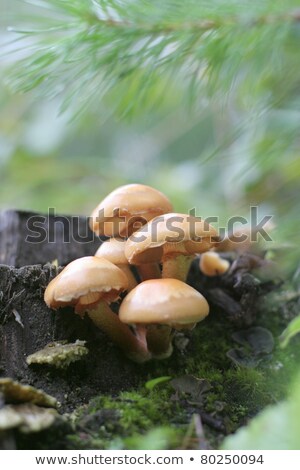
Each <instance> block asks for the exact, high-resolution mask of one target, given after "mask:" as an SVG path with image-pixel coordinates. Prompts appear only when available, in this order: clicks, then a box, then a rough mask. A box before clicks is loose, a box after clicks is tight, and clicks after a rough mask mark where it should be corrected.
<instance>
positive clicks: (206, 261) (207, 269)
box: [199, 251, 230, 276]
mask: <svg viewBox="0 0 300 470" xmlns="http://www.w3.org/2000/svg"><path fill="white" fill-rule="evenodd" d="M199 268H200V270H201V271H202V272H203V274H205V275H206V276H220V275H221V274H224V273H226V272H227V271H228V269H229V268H230V263H229V261H227V260H226V259H222V258H221V256H220V255H219V254H218V253H215V252H213V251H206V252H205V253H203V254H202V255H201V257H200V261H199Z"/></svg>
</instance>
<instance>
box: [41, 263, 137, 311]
mask: <svg viewBox="0 0 300 470" xmlns="http://www.w3.org/2000/svg"><path fill="white" fill-rule="evenodd" d="M127 286H128V281H127V278H126V276H125V274H124V273H123V272H122V271H121V270H120V269H119V268H118V267H117V266H115V265H114V264H112V263H111V262H110V261H107V260H106V259H104V258H99V257H95V256H86V257H83V258H79V259H76V260H75V261H72V262H71V263H70V264H68V265H67V266H66V267H65V268H64V269H63V270H62V272H61V273H60V274H59V275H58V276H57V277H55V278H54V279H53V280H52V281H51V282H50V284H49V285H48V287H47V289H46V291H45V295H44V299H45V302H46V304H47V305H48V307H50V308H53V309H57V308H60V307H65V306H67V305H74V306H75V311H76V313H81V312H84V311H85V310H87V309H89V308H95V306H96V305H97V304H98V303H99V302H100V301H101V300H104V301H105V302H107V303H111V302H113V301H115V300H117V299H118V297H119V295H120V293H121V292H123V291H124V290H126V289H127Z"/></svg>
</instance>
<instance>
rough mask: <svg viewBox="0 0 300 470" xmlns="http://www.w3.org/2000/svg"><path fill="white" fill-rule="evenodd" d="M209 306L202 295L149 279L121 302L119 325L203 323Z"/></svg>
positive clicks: (176, 284) (177, 283) (186, 287)
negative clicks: (120, 323)
mask: <svg viewBox="0 0 300 470" xmlns="http://www.w3.org/2000/svg"><path fill="white" fill-rule="evenodd" d="M208 313H209V306H208V303H207V301H206V300H205V298H204V297H203V295H201V294H200V293H199V292H198V291H196V290H195V289H194V288H193V287H190V286H189V285H187V284H185V283H184V282H182V281H178V280H177V279H150V280H149V281H144V282H142V283H141V284H139V285H138V286H136V287H135V288H134V289H133V290H132V291H131V292H130V293H129V294H128V295H127V296H126V297H125V299H124V300H123V302H122V304H121V307H120V311H119V318H120V320H121V321H122V322H123V323H126V324H129V325H136V324H155V323H156V324H163V325H170V326H177V325H181V326H182V325H189V324H191V323H197V322H199V321H201V320H203V319H204V318H205V317H206V316H207V315H208Z"/></svg>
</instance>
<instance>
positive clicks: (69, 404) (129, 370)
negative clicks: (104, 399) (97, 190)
mask: <svg viewBox="0 0 300 470" xmlns="http://www.w3.org/2000/svg"><path fill="white" fill-rule="evenodd" d="M32 215H34V214H31V213H25V212H15V211H6V212H4V213H0V260H1V263H2V264H1V265H0V375H1V376H8V377H12V378H13V379H16V380H19V381H21V382H23V383H28V384H31V385H34V386H35V387H37V388H41V389H43V390H44V391H45V392H47V393H49V394H51V395H53V396H55V397H56V398H57V399H58V400H59V401H60V402H61V403H62V409H65V410H68V409H73V408H74V407H75V406H78V405H79V404H80V403H84V402H87V401H88V399H89V398H90V397H92V396H94V395H96V394H99V393H101V392H110V393H114V392H117V391H119V390H121V389H124V388H127V389H128V388H130V387H133V386H135V385H136V383H137V381H138V380H139V379H140V376H141V370H140V369H141V368H140V367H139V366H138V365H136V364H133V363H131V362H130V361H129V360H127V359H126V358H125V357H124V354H122V353H120V352H119V351H118V349H117V348H116V347H115V346H113V345H112V344H111V342H110V341H109V340H108V339H107V338H106V337H105V336H104V335H103V334H102V333H101V332H100V331H99V330H97V329H96V328H95V327H94V325H93V324H92V323H91V322H90V321H89V320H88V319H84V320H82V319H81V318H79V317H78V316H77V315H74V314H73V312H72V309H64V310H63V311H59V312H53V311H51V310H50V309H48V308H47V306H46V305H45V303H44V300H43V293H44V290H45V288H46V286H47V284H48V283H49V282H50V280H51V279H52V278H53V277H54V276H55V275H56V274H57V268H56V267H55V266H54V265H51V264H50V263H49V262H51V261H53V260H56V259H58V261H59V264H60V265H65V264H67V263H69V262H70V261H72V260H73V259H75V258H78V257H81V256H86V255H92V254H94V252H95V251H96V249H97V247H98V246H99V243H100V242H99V240H97V239H96V240H93V235H92V234H91V232H90V231H89V230H88V221H87V219H86V218H83V217H81V218H80V219H79V224H80V232H81V233H85V232H86V233H88V237H87V242H86V243H79V242H78V241H76V240H74V238H73V237H69V238H70V239H69V242H68V243H66V242H64V237H63V236H65V237H66V236H67V235H68V234H66V233H65V234H64V233H63V230H62V225H61V224H58V223H57V224H52V225H51V224H49V220H48V218H47V217H46V218H45V222H44V227H45V228H47V226H50V227H52V228H51V230H52V233H51V234H50V235H51V237H52V239H55V243H49V242H47V240H45V241H44V242H42V243H40V244H38V245H35V244H31V243H28V241H27V240H26V237H27V236H28V226H27V222H28V218H29V217H31V216H32ZM66 219H69V220H70V217H69V218H68V217H67V218H66ZM65 230H66V228H65ZM70 230H72V224H71V223H70ZM70 235H71V234H70ZM36 263H40V264H36ZM16 266H17V267H16ZM77 339H80V340H86V341H87V347H88V349H89V354H88V355H87V356H86V357H84V358H82V360H81V361H79V362H78V363H75V364H71V365H70V366H69V368H68V370H67V372H66V371H59V370H56V369H53V368H51V366H38V365H36V366H34V365H32V366H28V365H27V364H26V357H27V356H28V355H29V354H32V353H33V352H35V351H38V350H39V349H42V348H43V347H44V346H46V344H48V343H49V342H51V341H55V340H68V341H70V342H74V341H76V340H77Z"/></svg>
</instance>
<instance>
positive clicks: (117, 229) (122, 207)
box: [90, 184, 172, 237]
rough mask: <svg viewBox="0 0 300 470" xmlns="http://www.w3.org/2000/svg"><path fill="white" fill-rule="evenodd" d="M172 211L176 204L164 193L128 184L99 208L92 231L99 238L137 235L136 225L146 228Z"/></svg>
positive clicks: (141, 185)
mask: <svg viewBox="0 0 300 470" xmlns="http://www.w3.org/2000/svg"><path fill="white" fill-rule="evenodd" d="M171 210H172V204H171V203H170V201H169V200H168V199H167V197H166V196H165V195H164V194H162V193H161V192H160V191H158V190H156V189H154V188H151V187H150V186H145V185H143V184H128V185H125V186H121V187H119V188H117V189H115V190H114V191H113V192H111V193H110V194H109V195H108V196H107V197H106V198H105V199H103V201H101V202H100V204H98V206H97V207H96V208H95V210H94V211H93V213H92V215H91V218H90V227H91V229H92V230H93V232H95V233H96V234H97V235H105V236H107V237H112V236H121V237H127V236H129V235H130V234H131V233H132V232H133V231H134V224H136V223H139V224H143V225H144V224H145V223H147V222H148V221H149V220H151V219H153V217H156V216H158V215H161V214H165V213H166V212H170V211H171ZM108 219H110V220H108Z"/></svg>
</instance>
